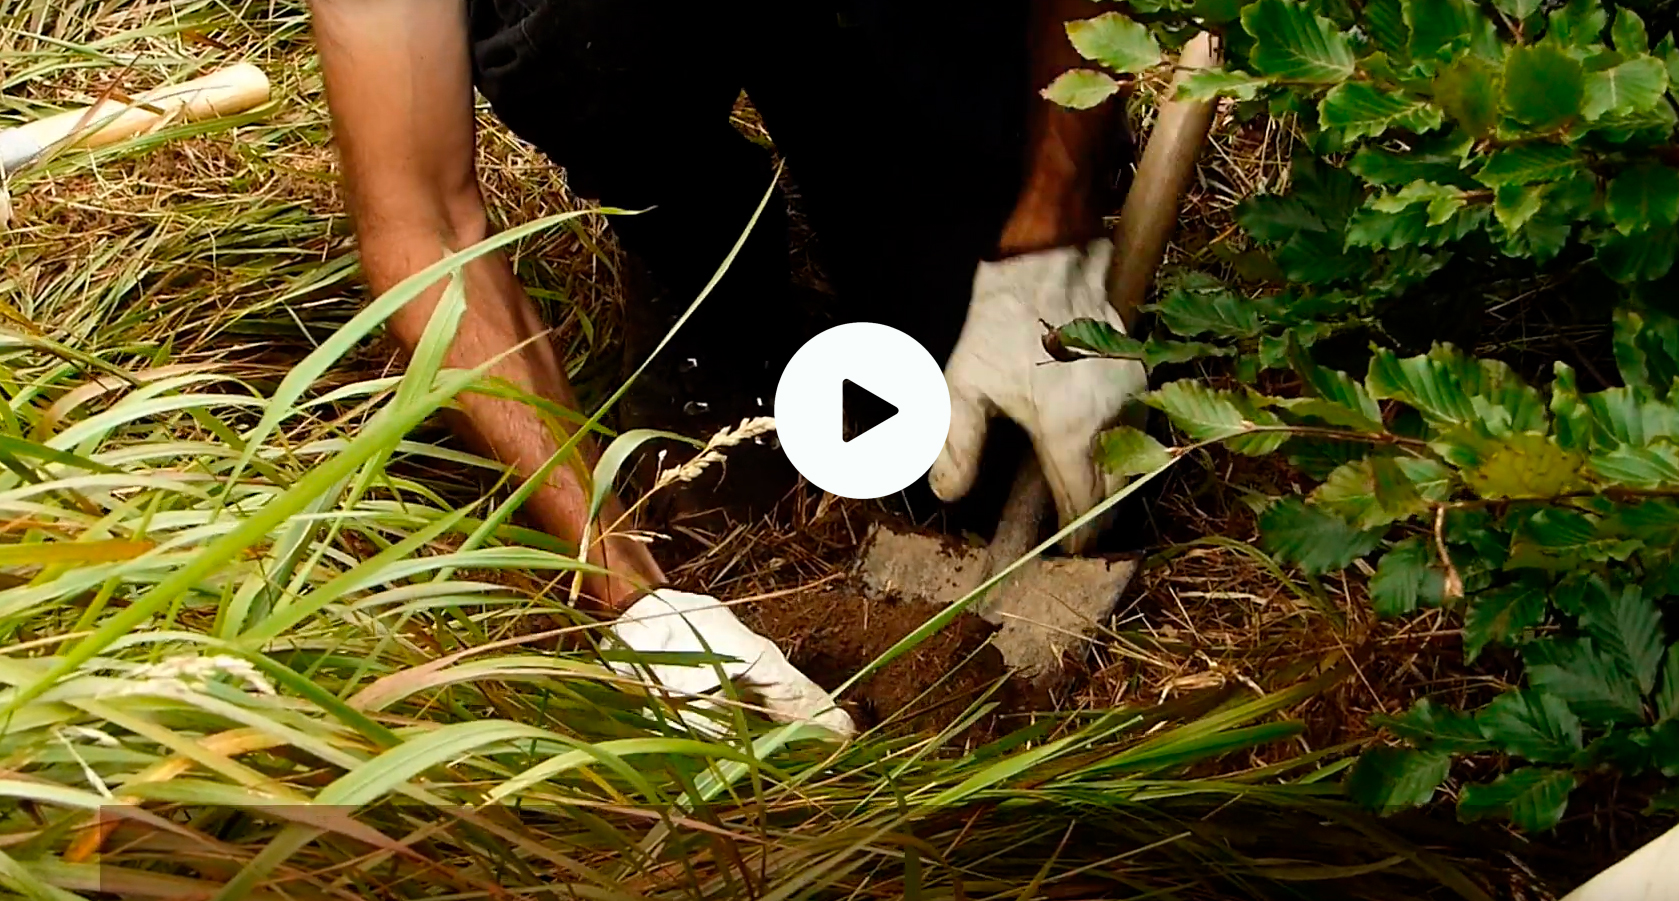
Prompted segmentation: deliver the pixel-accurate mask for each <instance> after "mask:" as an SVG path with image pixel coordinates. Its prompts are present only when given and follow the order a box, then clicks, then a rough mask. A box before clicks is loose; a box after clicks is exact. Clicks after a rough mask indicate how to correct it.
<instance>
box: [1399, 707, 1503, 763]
mask: <svg viewBox="0 0 1679 901" xmlns="http://www.w3.org/2000/svg"><path fill="white" fill-rule="evenodd" d="M1371 723H1372V724H1373V725H1376V726H1383V727H1386V728H1387V729H1389V730H1391V731H1392V732H1393V734H1395V735H1397V736H1399V737H1400V738H1403V739H1405V740H1406V741H1408V742H1410V743H1411V744H1413V745H1415V746H1417V747H1418V748H1419V749H1421V750H1424V751H1439V752H1442V753H1446V754H1474V753H1477V752H1480V751H1484V750H1487V749H1488V748H1490V747H1491V745H1490V744H1489V743H1488V742H1487V740H1486V737H1485V736H1483V735H1482V734H1481V727H1480V725H1478V724H1477V723H1476V722H1475V717H1473V716H1470V715H1469V714H1467V713H1463V712H1461V711H1457V710H1451V709H1449V708H1444V707H1438V706H1436V705H1435V704H1434V702H1433V701H1431V700H1429V699H1428V698H1423V699H1422V700H1420V701H1417V702H1416V703H1415V704H1413V705H1411V709H1410V710H1407V711H1405V712H1404V713H1402V714H1400V715H1399V716H1383V715H1380V714H1378V715H1376V716H1374V717H1371Z"/></svg>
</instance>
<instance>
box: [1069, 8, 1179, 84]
mask: <svg viewBox="0 0 1679 901" xmlns="http://www.w3.org/2000/svg"><path fill="white" fill-rule="evenodd" d="M1066 28H1067V39H1068V40H1070V41H1072V43H1073V49H1075V50H1077V51H1078V52H1079V55H1080V56H1082V57H1084V58H1085V59H1088V60H1091V61H1093V62H1098V63H1101V64H1102V65H1104V66H1107V67H1108V68H1109V69H1112V70H1113V71H1115V72H1119V73H1122V74H1125V75H1134V74H1136V73H1138V72H1142V71H1144V70H1146V69H1149V68H1151V67H1153V66H1156V65H1158V64H1159V63H1160V61H1161V60H1162V59H1163V58H1164V54H1163V53H1161V51H1160V43H1159V42H1158V41H1156V40H1155V39H1154V35H1152V34H1150V33H1149V30H1148V26H1147V25H1143V24H1141V23H1139V22H1135V21H1132V20H1131V19H1129V18H1127V17H1126V16H1124V15H1122V14H1120V13H1116V12H1108V13H1103V14H1101V15H1099V16H1096V17H1094V18H1090V19H1078V20H1075V21H1072V22H1068V23H1067V26H1066Z"/></svg>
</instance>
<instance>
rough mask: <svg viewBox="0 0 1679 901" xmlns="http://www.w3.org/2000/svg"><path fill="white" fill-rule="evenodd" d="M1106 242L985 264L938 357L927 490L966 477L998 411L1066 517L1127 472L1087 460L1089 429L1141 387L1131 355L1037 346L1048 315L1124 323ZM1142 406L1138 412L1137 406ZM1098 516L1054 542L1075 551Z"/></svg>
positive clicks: (942, 490)
mask: <svg viewBox="0 0 1679 901" xmlns="http://www.w3.org/2000/svg"><path fill="white" fill-rule="evenodd" d="M1112 255H1113V244H1112V242H1110V241H1108V240H1107V239H1105V238H1104V239H1099V240H1096V241H1092V242H1091V243H1090V244H1089V245H1088V246H1087V247H1058V248H1055V249H1052V250H1044V251H1039V252H1036V253H1029V254H1023V255H1021V256H1017V257H1011V258H1009V259H1005V260H1001V261H998V262H983V263H980V264H979V269H978V271H977V272H976V273H975V275H974V290H973V298H972V299H971V300H970V301H969V303H968V317H967V321H966V322H964V323H963V326H962V333H961V335H960V336H959V337H958V338H957V341H956V348H955V350H954V351H953V352H952V353H951V356H950V360H949V362H947V363H946V364H945V369H944V375H945V381H946V382H947V383H949V386H950V433H949V436H948V437H947V438H946V439H945V445H944V450H943V451H941V452H940V453H939V457H938V459H937V460H936V461H935V462H934V463H933V469H932V471H931V472H930V473H929V474H928V478H929V480H930V481H931V483H932V488H933V492H934V493H935V494H937V495H938V496H939V497H940V498H941V499H943V500H945V501H947V502H948V501H953V500H956V499H958V498H960V497H962V496H963V495H965V494H967V493H968V489H969V488H971V487H973V483H974V477H975V476H976V475H978V473H979V463H980V460H979V456H980V449H981V446H982V445H983V444H984V442H985V431H986V424H987V423H986V421H987V420H988V419H989V418H990V417H991V416H992V415H993V414H995V413H1002V414H1003V415H1005V416H1007V417H1009V418H1010V419H1013V420H1014V421H1015V422H1017V423H1019V424H1020V426H1021V427H1022V428H1023V429H1025V430H1026V432H1027V434H1028V435H1030V436H1031V438H1032V446H1033V449H1034V450H1035V451H1036V453H1037V455H1038V461H1039V463H1040V465H1041V467H1042V469H1043V473H1044V477H1045V481H1047V482H1048V483H1049V487H1050V491H1051V493H1052V494H1053V495H1054V496H1055V508H1056V512H1057V513H1058V514H1059V515H1060V518H1061V525H1062V526H1066V525H1067V524H1068V523H1070V522H1072V521H1073V520H1074V519H1076V518H1078V517H1079V516H1082V515H1083V514H1085V513H1086V512H1088V511H1089V510H1090V508H1091V507H1093V506H1095V505H1096V504H1097V503H1098V502H1100V501H1101V500H1102V499H1103V498H1105V497H1107V496H1108V495H1109V494H1112V493H1113V492H1115V491H1117V490H1119V488H1120V487H1122V486H1123V484H1124V481H1125V480H1124V477H1115V476H1110V475H1107V474H1106V473H1104V472H1103V471H1102V470H1101V469H1100V468H1099V467H1098V466H1097V465H1096V463H1095V459H1094V451H1095V439H1096V436H1097V433H1098V432H1100V431H1101V430H1102V429H1105V428H1107V427H1109V426H1112V425H1113V424H1114V423H1115V421H1116V420H1117V419H1118V414H1119V413H1120V410H1121V408H1122V407H1123V406H1125V404H1126V402H1127V401H1129V400H1131V399H1132V398H1134V397H1136V396H1138V395H1139V394H1141V393H1143V392H1144V391H1146V390H1147V389H1148V375H1147V373H1146V372H1145V370H1144V369H1143V365H1142V363H1140V362H1138V361H1136V360H1106V359H1087V360H1077V361H1074V362H1071V363H1058V362H1055V361H1053V360H1052V359H1051V358H1050V356H1049V353H1048V351H1046V350H1044V346H1043V335H1044V325H1043V323H1048V324H1049V325H1050V326H1061V325H1065V324H1067V323H1068V322H1071V321H1073V320H1074V319H1099V320H1102V321H1104V322H1107V323H1109V324H1111V325H1113V326H1114V327H1115V328H1117V329H1119V330H1120V331H1122V332H1123V331H1124V326H1123V325H1122V324H1121V322H1120V318H1119V314H1118V313H1116V312H1115V311H1114V309H1113V307H1111V306H1109V305H1108V301H1107V291H1106V288H1105V282H1106V278H1107V271H1108V260H1109V258H1110V257H1112ZM1139 412H1141V411H1139ZM1099 525H1100V523H1098V522H1092V523H1090V524H1089V526H1087V527H1086V528H1083V529H1080V530H1079V531H1077V532H1074V533H1072V534H1071V535H1069V536H1068V537H1067V538H1066V540H1064V541H1063V542H1062V547H1063V548H1065V549H1066V550H1067V551H1068V552H1069V553H1078V552H1079V551H1082V550H1083V549H1084V548H1085V547H1086V546H1087V545H1088V544H1089V542H1090V540H1091V538H1093V537H1094V535H1095V533H1096V532H1097V531H1098V529H1097V528H1096V527H1097V526H1099Z"/></svg>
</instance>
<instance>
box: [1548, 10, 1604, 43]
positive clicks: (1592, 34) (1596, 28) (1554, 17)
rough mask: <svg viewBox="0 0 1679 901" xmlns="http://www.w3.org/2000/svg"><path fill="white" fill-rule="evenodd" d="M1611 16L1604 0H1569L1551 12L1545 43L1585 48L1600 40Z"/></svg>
mask: <svg viewBox="0 0 1679 901" xmlns="http://www.w3.org/2000/svg"><path fill="white" fill-rule="evenodd" d="M1607 24H1609V16H1608V14H1607V13H1606V12H1604V9H1603V3H1602V0H1568V2H1567V3H1566V4H1564V5H1563V6H1562V8H1561V9H1555V10H1552V11H1551V14H1550V25H1549V26H1548V27H1547V28H1546V29H1545V38H1544V41H1543V43H1546V44H1550V45H1553V46H1557V47H1567V48H1583V47H1587V46H1589V45H1591V44H1595V43H1597V42H1598V40H1599V39H1600V38H1602V36H1603V28H1604V26H1605V25H1607Z"/></svg>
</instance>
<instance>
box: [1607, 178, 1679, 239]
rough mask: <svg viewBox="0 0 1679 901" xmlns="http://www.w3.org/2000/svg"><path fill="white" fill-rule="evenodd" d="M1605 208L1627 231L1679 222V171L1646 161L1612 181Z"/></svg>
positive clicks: (1664, 226) (1616, 224)
mask: <svg viewBox="0 0 1679 901" xmlns="http://www.w3.org/2000/svg"><path fill="white" fill-rule="evenodd" d="M1605 201H1606V203H1605V209H1606V210H1607V212H1608V213H1609V219H1610V221H1612V222H1614V223H1615V229H1616V230H1617V231H1619V232H1620V233H1621V234H1623V235H1630V234H1632V233H1633V232H1637V231H1644V230H1645V229H1651V228H1672V227H1673V226H1674V225H1675V224H1679V172H1675V171H1674V170H1672V169H1669V168H1668V167H1666V166H1661V165H1656V164H1652V163H1646V164H1644V165H1640V166H1634V167H1633V168H1631V169H1628V170H1626V171H1624V172H1622V173H1621V174H1620V175H1617V176H1615V178H1614V179H1613V180H1612V181H1610V182H1609V190H1608V192H1607V194H1606V195H1605Z"/></svg>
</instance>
